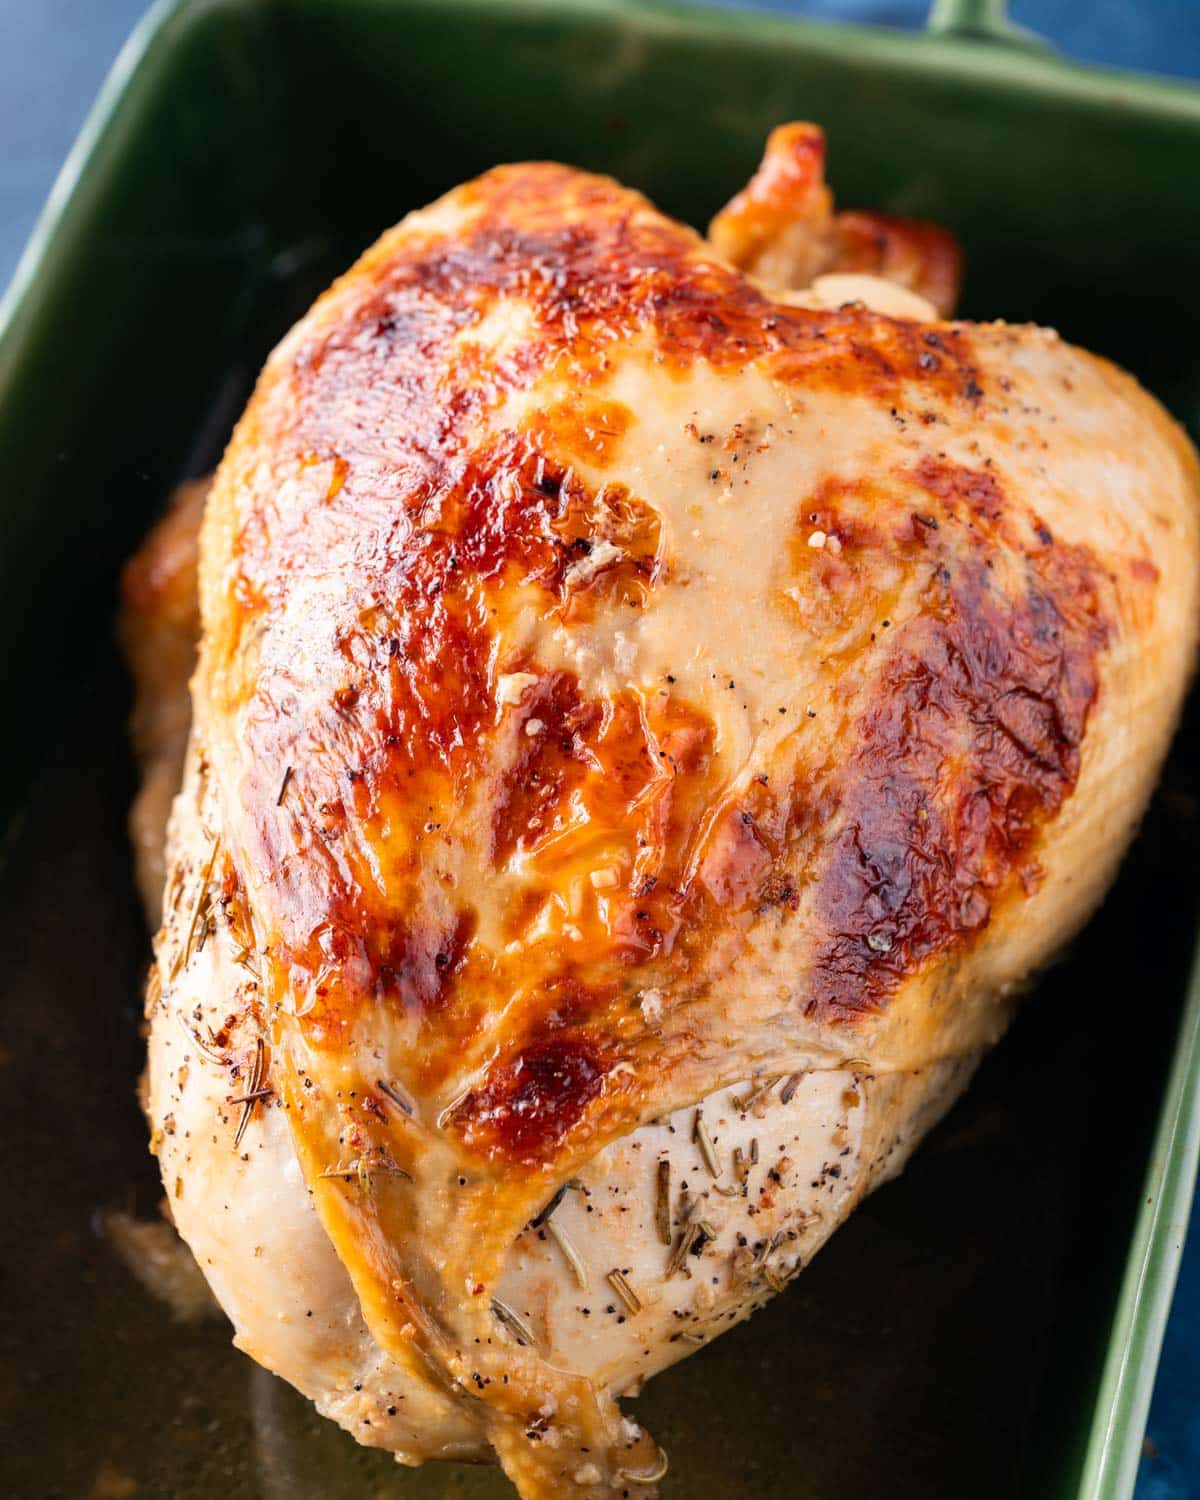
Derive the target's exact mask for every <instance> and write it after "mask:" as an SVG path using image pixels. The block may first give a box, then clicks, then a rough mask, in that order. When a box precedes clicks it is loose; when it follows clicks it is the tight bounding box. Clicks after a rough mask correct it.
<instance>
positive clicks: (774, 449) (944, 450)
mask: <svg viewBox="0 0 1200 1500" xmlns="http://www.w3.org/2000/svg"><path fill="white" fill-rule="evenodd" d="M822 163H823V142H822V139H821V136H820V132H819V131H816V130H815V128H814V127H812V126H789V127H785V128H784V129H782V130H780V131H778V132H776V133H775V135H774V136H773V137H772V140H771V142H770V144H769V147H768V152H767V156H766V159H765V161H764V164H763V167H762V168H761V169H760V171H759V173H758V174H757V175H756V177H755V178H754V180H753V181H752V182H751V184H750V186H749V187H748V188H747V189H746V190H745V191H744V192H743V193H741V194H739V195H738V197H737V198H735V199H734V200H733V202H732V203H731V204H730V205H729V207H728V208H727V209H726V210H725V211H724V212H723V213H722V214H721V215H719V216H718V218H717V220H716V221H715V222H714V225H713V228H712V231H711V236H712V237H711V240H710V241H706V240H704V239H702V238H701V237H700V236H698V235H697V234H695V233H694V232H693V231H691V230H690V229H687V228H685V227H683V226H682V225H680V224H678V223H675V222H673V221H672V220H670V219H667V218H665V217H663V216H662V215H661V214H659V213H658V212H656V211H655V209H654V208H653V207H652V206H651V205H650V204H649V203H648V202H647V201H646V200H645V199H644V198H642V197H640V196H639V195H638V194H637V193H634V192H631V191H628V190H627V189H625V188H623V187H621V186H619V185H618V184H617V183H615V182H613V181H611V180H609V179H606V178H602V177H595V176H591V175H588V174H586V173H583V172H579V171H574V170H571V169H570V168H567V167H562V166H556V165H548V164H529V165H519V166H510V167H502V168H499V169H497V170H495V171H492V172H490V173H488V174H486V175H485V176H484V177H482V178H479V179H478V180H477V181H474V182H471V183H468V184H466V185H465V186H463V187H460V188H458V189H456V190H455V191H454V192H452V193H450V194H448V195H447V196H446V197H445V198H443V199H441V200H440V201H439V202H437V203H436V204H434V205H433V206H432V207H430V208H428V209H426V210H424V211H422V212H419V213H414V214H412V215H410V216H409V217H408V218H407V219H406V220H404V222H403V223H402V224H400V225H399V226H398V227H397V228H396V229H393V230H391V231H390V232H389V233H387V234H385V235H384V236H383V238H382V239H381V240H380V241H379V242H378V244H376V245H375V246H374V247H373V248H372V249H370V250H369V251H368V252H367V253H366V254H365V255H364V256H363V257H362V259H361V260H360V261H359V262H358V264H357V265H356V266H355V267H354V268H353V269H352V270H351V271H349V272H348V273H347V275H345V276H344V277H343V278H342V279H341V280H340V281H338V282H337V283H335V285H334V286H333V287H332V288H331V289H330V291H329V292H327V293H326V294H325V295H324V296H323V297H322V298H321V299H320V300H319V301H318V302H317V304H316V305H315V307H314V308H313V309H312V311H311V312H310V313H309V314H308V315H307V317H305V318H304V319H303V320H302V321H301V322H300V323H299V324H298V325H297V327H296V328H295V329H293V330H292V332H291V333H290V334H289V335H288V337H287V338H286V339H285V340H284V342H283V343H282V344H281V345H280V347H279V348H278V349H277V350H276V351H275V353H274V354H273V355H272V356H271V358H270V359H269V361H268V363H267V365H266V368H265V370H264V371H263V374H262V377H261V379H260V381H259V383H258V387H257V389H256V391H255V393H254V396H253V398H252V400H251V401H250V404H249V406H248V408H247V410H246V413H245V415H244V416H243V418H242V420H241V422H240V423H239V425H238V428H237V430H236V432H235V434H234V437H233V440H232V442H231V444H230V446H229V449H228V451H227V453H226V455H225V458H224V460H223V462H222V464H221V466H220V469H219V471H218V473H217V475H216V476H215V480H214V481H213V483H212V486H211V490H209V491H208V493H207V498H206V499H205V493H204V487H193V488H191V489H189V490H188V491H187V492H186V493H185V495H184V496H183V497H182V499H181V500H180V502H179V503H178V505H177V507H176V509H175V510H174V511H173V512H172V514H171V515H170V516H169V517H168V518H167V519H166V520H165V521H164V522H163V523H161V524H160V526H159V528H158V529H157V530H156V532H155V533H154V534H153V535H152V536H151V538H150V540H149V541H148V543H147V545H146V548H145V549H144V551H143V553H142V554H141V556H140V557H139V558H138V559H137V560H135V562H134V563H133V564H131V567H130V569H129V572H128V575H127V588H126V619H125V627H124V628H125V636H126V640H127V642H128V645H129V649H130V653H131V657H132V660H133V664H134V668H135V672H136V674H137V675H138V678H139V689H140V693H139V705H138V716H137V721H136V729H137V742H138V750H139V753H140V755H141V757H142V759H143V764H144V768H145V770H146V774H147V783H146V784H147V790H146V791H145V792H144V793H143V795H142V798H141V799H140V800H139V804H138V809H137V813H136V819H135V823H136V829H137V835H138V847H139V852H140V854H141V856H142V859H143V872H144V878H145V884H146V887H147V890H146V897H147V903H148V906H149V907H150V909H151V910H153V909H154V908H155V905H156V903H157V900H158V897H159V894H160V892H161V897H162V927H161V929H160V931H159V933H158V936H157V939H156V943H155V965H154V968H153V970H152V973H151V978H150V983H149V988H148V994H147V1014H148V1018H149V1023H150V1066H149V1089H148V1109H149V1114H150V1119H151V1123H152V1128H153V1148H154V1150H155V1151H156V1152H157V1154H158V1158H159V1161H160V1164H161V1168H162V1173H163V1180H164V1183H165V1186H166V1191H167V1196H168V1200H169V1202H170V1206H171V1210H172V1214H173V1216H174V1220H175V1222H176V1224H177V1226H178V1227H179V1230H180V1232H181V1233H182V1235H183V1237H184V1238H185V1240H186V1241H187V1243H188V1244H189V1245H190V1246H191V1248H192V1250H193V1252H194V1253H195V1255H196V1258H197V1260H198V1262H199V1264H200V1265H201V1267H202V1268H203V1270H204V1272H205V1275H206V1276H207V1277H208V1280H209V1282H210V1284H211V1286H212V1288H213V1290H214V1292H215V1294H216V1296H217V1298H218V1300H219V1301H220V1303H221V1305H222V1306H223V1307H224V1309H225V1310H226V1312H227V1313H228V1314H229V1316H230V1318H231V1319H232V1322H233V1325H234V1328H235V1333H236V1339H237V1342H238V1344H239V1345H240V1346H241V1347H242V1348H244V1349H245V1350H246V1351H247V1352H248V1353H250V1354H251V1355H253V1357H254V1358H255V1359H257V1360H259V1361H261V1362H262V1363H263V1364H264V1365H266V1366H267V1367H268V1368H270V1369H272V1370H274V1371H276V1372H278V1373H279V1374H280V1375H282V1376H283V1377H285V1378H286V1379H287V1380H289V1381H291V1382H292V1383H293V1384H294V1385H296V1386H297V1387H299V1389H300V1390H302V1391H304V1392H305V1393H306V1394H307V1395H309V1396H310V1397H311V1398H312V1399H313V1400H314V1401H315V1402H316V1403H317V1405H318V1406H319V1407H320V1409H321V1410H322V1411H323V1412H325V1413H326V1414H327V1415H329V1416H331V1417H333V1418H334V1419H335V1420H337V1421H338V1422H340V1423H341V1424H342V1425H343V1426H345V1427H346V1428H347V1429H348V1430H349V1431H350V1432H352V1433H353V1434H354V1436H355V1437H357V1438H358V1439H359V1440H360V1441H363V1442H367V1443H372V1444H376V1445H380V1446H383V1447H386V1448H389V1449H392V1450H393V1451H394V1452H395V1453H396V1454H397V1456H398V1457H399V1458H401V1459H402V1460H403V1461H405V1462H409V1463H418V1462H421V1461H422V1460H424V1459H425V1458H428V1457H433V1456H441V1457H469V1458H478V1457H483V1456H487V1455H489V1454H492V1453H494V1454H495V1455H496V1456H498V1458H499V1460H500V1462H501V1463H502V1464H503V1465H504V1467H505V1469H506V1470H507V1471H508V1473H509V1475H510V1476H511V1477H512V1479H513V1480H514V1482H515V1483H516V1485H517V1486H518V1488H519V1489H520V1491H521V1493H522V1494H524V1495H526V1496H529V1497H535V1496H570V1495H581V1496H582V1495H586V1496H588V1497H600V1496H605V1495H622V1494H627V1493H637V1494H641V1495H651V1494H653V1493H654V1490H655V1487H656V1484H657V1480H658V1478H659V1477H661V1474H662V1473H663V1472H664V1471H665V1456H664V1455H662V1454H661V1453H660V1452H659V1451H658V1450H657V1448H656V1446H655V1445H654V1443H653V1441H652V1440H651V1439H650V1438H649V1437H648V1436H647V1435H646V1434H645V1433H643V1432H642V1431H641V1430H640V1429H639V1428H638V1427H637V1425H636V1424H635V1423H634V1422H632V1421H631V1420H629V1419H628V1418H627V1417H624V1416H622V1414H621V1412H620V1411H619V1409H618V1407H617V1405H616V1403H615V1400H614V1397H615V1396H617V1395H621V1394H629V1393H635V1392H636V1391H637V1389H638V1388H639V1387H640V1383H641V1381H642V1380H643V1379H644V1378H645V1377H646V1376H647V1375H649V1374H652V1373H653V1372H654V1371H656V1370H658V1369H661V1368H662V1367H663V1366H665V1365H667V1364H669V1363H671V1362H672V1361H673V1360H675V1359H678V1358H680V1357H682V1356H683V1355H685V1354H688V1353H690V1352H692V1351H693V1350H694V1349H696V1348H697V1347H699V1346H700V1345H702V1344H704V1343H705V1342H707V1341H708V1340H709V1339H711V1338H712V1337H714V1336H715V1335H716V1334H718V1333H720V1332H721V1331H723V1330H724V1329H725V1328H727V1327H729V1326H730V1325H731V1324H732V1323H734V1322H737V1321H738V1320H739V1319H741V1318H744V1317H745V1316H747V1314H748V1313H749V1312H751V1311H752V1310H753V1309H754V1308H756V1307H758V1306H760V1305H761V1304H762V1303H763V1302H764V1301H766V1300H767V1299H769V1298H770V1297H771V1296H772V1295H773V1294H774V1293H776V1292H778V1291H779V1290H780V1289H781V1288H782V1287H783V1286H784V1285H785V1284H786V1282H787V1281H788V1280H789V1279H790V1278H791V1277H792V1276H793V1275H795V1274H796V1273H797V1272H798V1271H799V1270H800V1269H801V1268H802V1267H803V1266H804V1265H805V1264H806V1263H807V1261H808V1260H809V1259H810V1257H811V1256H812V1255H813V1253H814V1252H815V1251H816V1250H817V1249H818V1248H819V1246H820V1245H821V1244H822V1243H823V1242H824V1241H825V1239H826V1238H827V1237H828V1236H829V1234H830V1233H831V1232H832V1230H833V1229H834V1228H836V1226H837V1225H838V1224H839V1223H840V1222H841V1221H842V1220H843V1219H844V1218H845V1217H846V1215H847V1214H848V1213H849V1212H850V1211H851V1210H852V1208H853V1207H854V1205H855V1204H856V1203H857V1202H858V1201H859V1199H860V1198H861V1197H862V1196H863V1195H864V1194H865V1193H866V1192H868V1191H869V1190H870V1189H871V1188H872V1187H874V1186H875V1185H877V1184H878V1183H879V1182H881V1181H883V1180H884V1179H886V1178H887V1177H888V1176H889V1175H891V1174H892V1173H894V1172H895V1171H896V1170H898V1169H899V1167H900V1166H901V1165H902V1164H903V1162H904V1160H905V1159H906V1157H907V1155H908V1153H909V1152H910V1151H911V1149H912V1148H913V1146H914V1145H915V1143H916V1142H917V1141H918V1140H919V1139H920V1137H921V1135H922V1134H923V1133H924V1132H925V1131H926V1130H927V1129H928V1128H929V1126H930V1125H931V1124H932V1123H933V1122H934V1121H935V1120H936V1119H937V1118H938V1117H939V1116H940V1115H941V1113H943V1112H944V1110H945V1109H946V1108H947V1107H948V1105H949V1104H950V1103H951V1102H952V1101H953V1099H954V1098H955V1097H956V1095H957V1094H958V1092H959V1091H960V1090H961V1088H962V1087H963V1086H964V1084H965V1083H966V1081H967V1079H968V1078H969V1077H970V1074H971V1072H972V1070H973V1068H974V1066H975V1064H976V1062H977V1060H978V1058H979V1056H980V1055H981V1053H982V1051H983V1050H984V1049H985V1048H987V1047H988V1046H989V1045H990V1044H991V1043H993V1042H994V1041H995V1040H996V1039H997V1038H998V1037H999V1036H1000V1034H1001V1033H1002V1032H1003V1030H1004V1028H1005V1026H1006V1024H1007V1022H1008V1020H1009V1019H1010V1016H1011V1014H1012V1010H1013V1006H1014V1000H1015V997H1016V995H1017V994H1018V992H1019V991H1020V990H1021V988H1022V987H1023V986H1024V985H1025V984H1026V983H1027V981H1028V980H1029V978H1030V976H1031V975H1033V974H1034V973H1036V971H1037V970H1038V968H1039V967H1040V966H1042V965H1044V964H1045V963H1046V961H1047V960H1048V959H1049V958H1051V957H1052V956H1053V955H1054V953H1055V952H1056V951H1057V950H1058V949H1060V948H1061V947H1062V945H1063V944H1064V943H1065V942H1066V941H1067V940H1068V939H1069V938H1070V937H1071V936H1072V934H1073V933H1074V932H1075V931H1076V930H1077V929H1078V928H1079V926H1080V924H1081V923H1082V922H1083V921H1084V920H1085V919H1086V917H1087V916H1088V914H1089V913H1090V912H1091V911H1092V910H1093V908H1094V907H1095V905H1096V903H1097V902H1098V901H1099V899H1100V897H1101V896H1102V894H1103V892H1104V890H1105V889H1106V887H1107V885H1108V883H1109V882H1110V880H1111V878H1112V876H1113V873H1114V870H1115V868H1116V865H1117V862H1118V860H1119V859H1120V856H1121V854H1122V851H1123V850H1124V848H1125V847H1126V845H1127V843H1128V841H1129V839H1130V837H1131V835H1132V833H1133V831H1134V829H1135V828H1136V825H1137V822H1138V819H1139V817H1140V815H1141V813H1142V810H1143V809H1144V807H1145V804H1146V800H1147V798H1148V796H1149V793H1150V790H1151V788H1152V785H1153V782H1154V779H1155V776H1156V774H1157V771H1158V768H1159V766H1160V763H1161V761H1162V758H1163V755H1164V753H1165V750H1166V746H1167V743H1168V741H1169V738H1170V735H1171V732H1172V728H1173V726H1174V723H1175V721H1176V718H1177V715H1178V712H1179V708H1180V703H1181V699H1182V696H1183V693H1184V690H1185V687H1186V683H1187V679H1188V676H1189V672H1190V669H1191V663H1192V656H1193V647H1194V641H1195V636H1196V624H1197V600H1198V588H1197V585H1198V577H1200V573H1198V546H1197V542H1198V537H1197V530H1198V509H1197V469H1196V462H1195V457H1194V455H1193V453H1192V451H1191V450H1190V448H1189V446H1188V444H1187V443H1186V441H1185V439H1184V438H1183V437H1182V435H1181V433H1180V432H1179V430H1178V429H1177V428H1176V427H1175V425H1174V424H1173V423H1172V422H1171V421H1170V420H1169V419H1168V417H1167V416H1166V415H1165V414H1164V412H1163V411H1162V409H1161V408H1160V407H1159V406H1158V404H1157V403H1156V402H1155V401H1154V400H1153V399H1152V398H1151V397H1149V396H1148V395H1147V394H1146V393H1145V392H1144V391H1142V390H1141V389H1140V388H1139V387H1138V385H1137V384H1136V382H1135V381H1133V380H1132V379H1131V378H1130V377H1129V376H1128V375H1125V374H1123V373H1122V372H1121V371H1120V370H1118V369H1116V368H1114V367H1113V366H1112V365H1110V364H1107V363H1106V362H1105V361H1103V360H1101V359H1098V358H1096V357H1094V356H1092V355H1090V354H1087V353H1084V352H1083V351H1081V350H1078V349H1075V348H1072V347H1071V346H1070V345H1068V344H1066V343H1064V342H1063V341H1062V340H1060V339H1059V338H1058V337H1057V336H1056V335H1055V334H1054V333H1052V332H1050V331H1049V330H1046V329H1042V328H1036V327H1027V326H1026V327H1010V326H1007V325H1005V324H1003V323H994V324H969V323H962V322H952V321H946V320H945V319H946V315H947V314H948V312H949V310H950V307H951V305H952V302H953V298H954V294H955V290H956V287H957V281H958V276H959V265H958V257H957V251H956V250H955V248H954V246H953V243H952V241H950V239H949V237H948V236H946V235H944V234H942V233H941V232H940V231H936V230H932V229H929V228H928V227H926V226H920V225H911V224H906V223H903V222H902V221H898V220H892V219H886V218H883V217H881V216H871V215H865V214H859V215H835V214H834V213H833V211H832V208H831V205H830V201H829V196H828V193H827V191H826V190H825V187H824V180H823V172H822ZM201 510H203V526H202V530H201V535H200V546H199V561H198V567H197V560H196V553H195V541H194V539H195V533H196V526H197V523H198V519H199V514H200V511H201ZM197 588H198V598H199V617H200V622H201V623H200V630H199V660H198V667H197V670H196V673H195V676H194V679H193V681H192V685H191V699H190V710H189V706H188V700H187V697H186V694H185V690H184V683H185V681H186V676H187V673H188V671H189V670H190V668H191V662H192V656H193V652H194V649H195V641H196V632H197V625H196V619H195V609H196V598H197ZM189 723H190V726H191V727H190V733H191V739H190V744H189V745H188V748H187V750H186V755H184V753H183V747H184V742H185V736H186V735H187V732H188V725H189ZM181 766H182V771H181ZM181 775H182V788H181V790H180V791H179V794H178V796H177V797H176V798H175V801H174V808H173V812H172V814H171V819H170V827H169V833H168V835H167V839H166V855H165V866H164V865H163V864H162V863H158V864H156V861H161V860H162V858H163V856H162V825H163V819H164V815H165V807H166V805H167V801H168V797H169V794H170V793H171V792H172V791H173V790H174V788H175V787H176V786H177V785H178V784H179V778H180V776H181ZM164 869H165V889H164V888H163V880H164V874H163V871H164Z"/></svg>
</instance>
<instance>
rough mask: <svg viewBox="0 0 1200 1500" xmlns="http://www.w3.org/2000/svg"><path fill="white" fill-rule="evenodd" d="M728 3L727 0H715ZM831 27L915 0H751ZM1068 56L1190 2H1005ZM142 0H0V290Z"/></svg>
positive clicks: (1175, 1480)
mask: <svg viewBox="0 0 1200 1500" xmlns="http://www.w3.org/2000/svg"><path fill="white" fill-rule="evenodd" d="M726 3H729V0H726ZM755 3H756V5H757V6H758V8H760V9H770V10H777V11H791V12H794V13H796V14H803V15H810V16H820V17H822V18H824V19H832V20H853V21H872V22H881V23H883V24H885V25H892V26H915V25H919V24H920V23H921V20H922V19H923V17H924V13H925V10H926V6H925V5H924V4H922V3H920V0H755ZM1011 8H1012V14H1013V15H1014V17H1015V19H1017V20H1018V21H1020V22H1021V23H1022V24H1023V25H1025V26H1029V27H1031V28H1032V29H1034V30H1035V31H1039V32H1041V33H1042V34H1043V35H1044V36H1047V37H1049V38H1050V39H1051V40H1052V41H1053V42H1054V43H1055V44H1056V45H1057V46H1058V47H1059V48H1060V49H1061V50H1062V51H1063V52H1065V53H1066V54H1067V55H1068V56H1071V57H1075V58H1080V59H1086V60H1088V61H1092V62H1101V63H1112V64H1117V65H1119V66H1122V67H1131V68H1142V69H1146V70H1149V71H1153V72H1159V73H1169V74H1173V75H1175V76H1177V77H1188V78H1200V3H1198V0H1141V3H1139V0H1013V4H1012V7H1011ZM144 9H145V3H144V0H0V285H3V284H5V283H6V282H7V280H8V278H9V276H10V275H11V274H12V270H13V267H14V266H15V265H16V262H17V257H18V256H19V255H20V252H21V247H22V246H23V245H24V243H25V240H26V238H27V236H28V234H29V231H30V230H31V229H32V227H33V223H34V220H35V218H36V216H37V213H38V210H39V209H40V207H41V205H42V202H43V200H44V198H45V196H46V193H47V192H48V191H49V188H50V184H51V182H52V181H53V180H54V174H55V173H56V172H57V170H58V168H59V166H60V164H61V162H62V159H63V157H64V156H65V155H66V152H67V149H68V148H69V146H70V144H71V142H72V140H73V139H74V137H75V133H76V131H77V130H78V129H79V126H80V125H81V124H82V122H83V118H84V115H85V114H86V112H87V109H88V107H89V105H90V104H91V101H92V99H93V97H94V96H95V93H96V90H97V89H98V88H99V86H100V82H101V80H102V78H103V77H104V74H105V72H106V71H107V69H108V66H109V64H110V63H111V62H112V60H113V58H114V57H115V55H116V53H117V49H118V48H119V47H120V45H121V42H122V41H123V39H124V38H125V36H126V35H127V34H128V32H129V30H130V28H131V27H132V26H133V24H134V22H135V21H136V20H137V19H138V17H139V16H140V15H141V14H142V12H143V10H144ZM1137 1500H1200V1205H1198V1206H1197V1209H1196V1210H1195V1211H1194V1212H1193V1215H1192V1225H1191V1231H1190V1234H1189V1238H1188V1245H1187V1250H1186V1252H1185V1256H1184V1264H1183V1270H1182V1272H1181V1275H1180V1279H1179V1286H1178V1290H1177V1291H1176V1295H1175V1305H1174V1308H1173V1310H1172V1313H1171V1322H1170V1326H1169V1327H1168V1329H1167V1337H1166V1343H1165V1345H1164V1347H1163V1355H1162V1362H1161V1365H1160V1367H1159V1373H1158V1381H1157V1384H1156V1386H1155V1390H1154V1402H1153V1405H1152V1407H1151V1411H1150V1422H1149V1428H1148V1436H1147V1441H1146V1451H1145V1454H1144V1456H1143V1458H1142V1464H1141V1471H1140V1474H1139V1477H1138V1487H1137Z"/></svg>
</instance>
